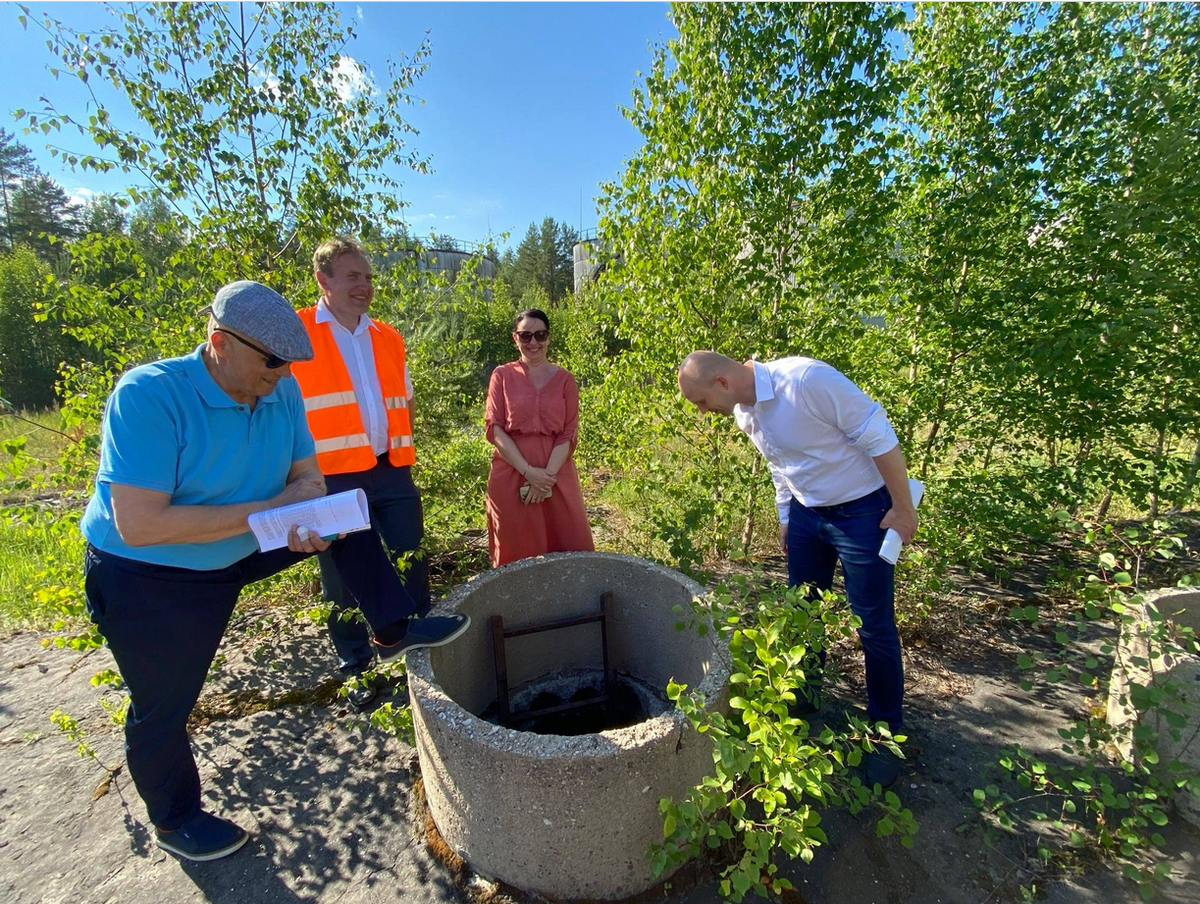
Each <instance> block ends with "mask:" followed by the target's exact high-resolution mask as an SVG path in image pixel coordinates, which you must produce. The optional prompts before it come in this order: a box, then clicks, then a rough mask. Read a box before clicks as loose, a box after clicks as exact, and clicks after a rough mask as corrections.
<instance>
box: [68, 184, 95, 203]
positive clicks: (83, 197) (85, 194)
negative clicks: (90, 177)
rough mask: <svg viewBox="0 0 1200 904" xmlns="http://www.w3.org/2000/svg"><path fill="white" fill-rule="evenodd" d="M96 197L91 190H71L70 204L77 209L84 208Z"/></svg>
mask: <svg viewBox="0 0 1200 904" xmlns="http://www.w3.org/2000/svg"><path fill="white" fill-rule="evenodd" d="M95 196H96V193H95V192H94V191H92V190H91V189H90V188H82V187H80V188H73V189H71V192H70V195H69V199H70V203H71V204H72V205H74V206H75V207H83V206H85V205H86V204H87V202H88V201H90V200H92V198H94V197H95Z"/></svg>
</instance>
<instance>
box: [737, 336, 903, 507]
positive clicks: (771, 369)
mask: <svg viewBox="0 0 1200 904" xmlns="http://www.w3.org/2000/svg"><path fill="white" fill-rule="evenodd" d="M752 363H753V366H754V392H755V399H756V401H755V403H754V404H753V405H751V406H747V405H736V406H734V410H733V416H734V419H735V420H736V421H737V425H738V427H739V428H740V429H741V430H742V432H744V433H745V434H746V435H747V436H749V437H750V441H751V442H752V443H754V445H755V446H756V447H757V448H758V451H759V452H761V453H762V454H763V457H764V458H766V460H767V465H768V467H769V468H770V471H771V479H772V480H773V481H774V482H775V504H776V507H777V508H778V510H779V523H780V524H787V522H788V507H789V506H790V505H791V501H792V497H793V496H795V497H796V499H797V500H799V502H800V503H801V504H802V505H805V506H810V507H811V506H822V505H840V504H841V503H843V502H850V501H851V500H854V499H858V498H860V497H862V496H866V495H867V494H868V493H873V492H874V491H875V490H877V489H879V488H880V487H881V486H883V484H884V481H883V477H881V476H880V474H879V469H878V468H877V467H876V466H875V461H874V458H875V456H877V455H882V454H884V453H885V452H890V451H891V450H892V449H894V448H895V447H896V446H897V445H899V440H897V439H896V432H895V431H894V430H893V429H892V425H891V423H890V422H889V421H888V418H887V412H885V411H884V410H883V406H881V405H880V404H879V403H878V402H875V401H873V400H872V399H871V397H870V396H868V395H867V394H866V393H865V392H863V391H862V390H861V389H859V388H858V386H857V385H855V383H854V382H853V381H852V380H850V378H849V377H847V376H846V375H845V374H843V373H842V372H841V371H839V370H838V369H837V368H836V367H833V366H832V365H830V364H826V363H825V362H824V361H818V360H817V359H816V358H802V357H795V358H780V359H779V360H778V361H768V362H766V363H765V364H763V363H760V362H758V361H754V362H752Z"/></svg>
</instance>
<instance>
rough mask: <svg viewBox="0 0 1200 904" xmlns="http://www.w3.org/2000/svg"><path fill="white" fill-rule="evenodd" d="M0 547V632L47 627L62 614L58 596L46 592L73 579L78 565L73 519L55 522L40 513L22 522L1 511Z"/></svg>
mask: <svg viewBox="0 0 1200 904" xmlns="http://www.w3.org/2000/svg"><path fill="white" fill-rule="evenodd" d="M0 549H3V550H4V555H3V556H0V633H2V634H9V633H12V632H13V631H18V630H23V629H35V630H45V629H47V628H49V627H50V625H51V624H52V623H53V622H54V621H55V620H56V619H57V618H59V617H61V615H62V612H61V610H60V609H59V608H58V606H57V605H56V603H57V601H58V600H59V597H58V596H57V595H55V594H47V593H46V592H45V590H46V589H47V588H48V587H50V586H54V585H58V584H60V583H62V581H63V579H64V577H67V578H72V577H73V578H74V579H75V580H78V576H79V574H80V572H81V570H82V566H83V538H82V537H81V536H80V535H79V531H78V528H77V527H76V526H75V524H74V519H70V520H69V521H68V522H67V523H64V524H61V525H54V524H51V523H50V522H49V521H47V520H46V517H45V516H42V517H40V518H37V519H35V520H33V521H29V522H25V521H21V520H19V519H17V518H14V517H12V516H10V515H6V516H4V517H3V518H0ZM38 591H43V592H42V593H39V592H38Z"/></svg>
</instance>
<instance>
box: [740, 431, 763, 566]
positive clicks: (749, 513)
mask: <svg viewBox="0 0 1200 904" xmlns="http://www.w3.org/2000/svg"><path fill="white" fill-rule="evenodd" d="M761 461H762V457H761V456H758V455H756V456H754V464H752V465H751V466H750V491H749V492H748V493H747V494H746V521H745V524H743V525H742V555H744V556H749V555H750V547H751V545H753V543H754V499H755V496H756V495H757V494H758V466H759V463H760V462H761Z"/></svg>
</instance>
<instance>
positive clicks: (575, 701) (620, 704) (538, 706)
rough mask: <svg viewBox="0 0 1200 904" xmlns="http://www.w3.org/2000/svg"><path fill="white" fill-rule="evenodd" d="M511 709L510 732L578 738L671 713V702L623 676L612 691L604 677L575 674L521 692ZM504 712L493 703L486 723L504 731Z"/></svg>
mask: <svg viewBox="0 0 1200 904" xmlns="http://www.w3.org/2000/svg"><path fill="white" fill-rule="evenodd" d="M510 706H511V710H512V714H511V715H510V716H509V718H508V720H507V721H508V725H507V727H510V728H516V729H519V730H520V731H532V732H534V733H535V734H546V735H566V736H568V737H574V736H575V735H585V734H596V733H597V732H601V731H608V730H609V729H613V728H628V727H629V726H631V725H636V724H637V723H639V722H645V721H646V720H647V719H649V718H652V717H653V716H657V715H661V714H662V713H665V712H666V711H667V710H668V709H670V707H671V701H670V700H668V699H667V695H666V694H665V693H663V692H662V691H661V690H657V689H655V688H653V687H651V686H650V685H649V684H647V683H646V682H644V681H639V680H638V679H636V678H631V677H629V676H628V675H617V676H616V677H615V678H614V679H612V680H611V681H610V683H609V686H608V688H607V689H606V687H605V683H604V673H603V672H602V671H598V670H596V669H573V670H570V671H567V672H562V673H559V674H556V675H547V676H544V677H542V678H539V679H538V680H536V681H533V682H530V683H529V684H528V685H526V686H524V687H521V688H518V689H517V690H516V691H514V692H513V695H512V697H511V703H510ZM499 709H500V707H499V706H498V704H497V703H495V702H493V703H492V704H491V705H490V706H488V707H487V708H486V709H485V710H484V711H483V712H482V713H480V718H482V719H483V720H484V721H486V722H491V723H493V724H496V725H500V724H502V723H501V722H500V718H499Z"/></svg>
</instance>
